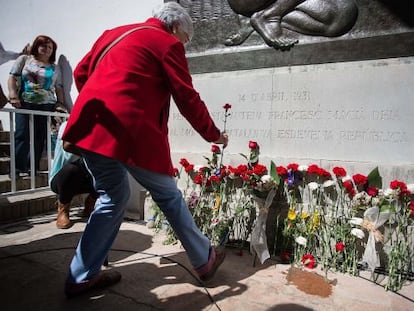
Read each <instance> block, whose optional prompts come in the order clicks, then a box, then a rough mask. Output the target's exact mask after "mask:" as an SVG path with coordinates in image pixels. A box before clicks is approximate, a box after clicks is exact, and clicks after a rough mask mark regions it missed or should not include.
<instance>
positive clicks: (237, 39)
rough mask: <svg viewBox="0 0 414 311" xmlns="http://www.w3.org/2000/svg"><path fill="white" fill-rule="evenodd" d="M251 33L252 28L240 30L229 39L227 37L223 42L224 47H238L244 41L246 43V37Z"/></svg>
mask: <svg viewBox="0 0 414 311" xmlns="http://www.w3.org/2000/svg"><path fill="white" fill-rule="evenodd" d="M253 31H254V29H253V28H250V29H248V30H240V31H239V32H238V33H235V34H233V35H231V36H230V37H228V38H227V39H226V40H225V41H224V45H227V46H235V45H240V44H242V43H243V42H244V41H246V40H247V38H248V37H250V35H251V34H252V32H253Z"/></svg>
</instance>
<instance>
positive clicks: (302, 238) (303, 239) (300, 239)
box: [295, 236, 308, 246]
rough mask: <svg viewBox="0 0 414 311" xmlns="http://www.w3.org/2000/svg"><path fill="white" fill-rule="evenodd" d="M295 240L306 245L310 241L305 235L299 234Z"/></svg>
mask: <svg viewBox="0 0 414 311" xmlns="http://www.w3.org/2000/svg"><path fill="white" fill-rule="evenodd" d="M295 242H296V243H298V244H299V245H302V246H306V243H307V242H308V240H307V239H306V238H304V237H303V236H298V237H297V238H296V239H295Z"/></svg>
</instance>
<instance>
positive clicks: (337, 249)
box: [335, 242, 345, 252]
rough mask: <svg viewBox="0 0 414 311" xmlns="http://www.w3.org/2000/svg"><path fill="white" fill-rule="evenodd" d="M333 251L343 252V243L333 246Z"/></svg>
mask: <svg viewBox="0 0 414 311" xmlns="http://www.w3.org/2000/svg"><path fill="white" fill-rule="evenodd" d="M335 249H336V251H337V252H343V251H344V249H345V244H344V243H343V242H338V243H336V245H335Z"/></svg>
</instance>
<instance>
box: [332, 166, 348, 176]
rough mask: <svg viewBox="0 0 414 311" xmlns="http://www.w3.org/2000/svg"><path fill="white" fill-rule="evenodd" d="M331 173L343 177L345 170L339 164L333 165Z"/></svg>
mask: <svg viewBox="0 0 414 311" xmlns="http://www.w3.org/2000/svg"><path fill="white" fill-rule="evenodd" d="M332 171H333V173H334V174H335V176H336V177H345V176H346V171H345V169H344V168H343V167H340V166H335V167H334V168H333V169H332Z"/></svg>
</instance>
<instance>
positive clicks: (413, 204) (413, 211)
mask: <svg viewBox="0 0 414 311" xmlns="http://www.w3.org/2000/svg"><path fill="white" fill-rule="evenodd" d="M408 209H409V210H410V211H411V216H414V201H412V202H410V205H408Z"/></svg>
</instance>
